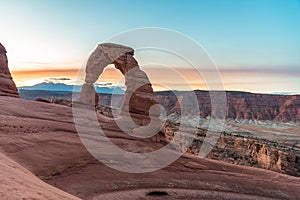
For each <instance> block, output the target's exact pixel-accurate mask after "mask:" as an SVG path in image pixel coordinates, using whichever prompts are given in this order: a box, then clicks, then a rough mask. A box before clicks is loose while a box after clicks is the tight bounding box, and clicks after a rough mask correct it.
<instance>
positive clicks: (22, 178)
mask: <svg viewBox="0 0 300 200" xmlns="http://www.w3.org/2000/svg"><path fill="white" fill-rule="evenodd" d="M0 169H1V170H0V180H1V181H0V199H53V200H57V199H70V200H71V199H74V200H75V199H78V198H77V197H75V196H73V195H71V194H68V193H66V192H64V191H61V190H59V189H57V188H55V187H53V186H51V185H49V184H47V183H45V182H43V181H41V180H40V179H39V178H38V177H36V176H35V175H34V174H32V173H31V172H29V171H28V170H27V169H25V168H24V167H22V166H21V165H20V164H18V163H16V162H15V161H13V160H11V159H9V158H8V157H6V156H5V155H4V154H2V153H0Z"/></svg>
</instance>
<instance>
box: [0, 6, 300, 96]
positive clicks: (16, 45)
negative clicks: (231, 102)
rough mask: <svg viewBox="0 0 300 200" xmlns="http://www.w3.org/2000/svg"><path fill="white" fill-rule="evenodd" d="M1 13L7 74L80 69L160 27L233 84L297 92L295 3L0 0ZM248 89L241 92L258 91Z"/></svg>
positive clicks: (299, 21)
mask: <svg viewBox="0 0 300 200" xmlns="http://www.w3.org/2000/svg"><path fill="white" fill-rule="evenodd" d="M0 6H1V12H0V18H1V21H2V22H1V32H0V39H1V40H0V42H2V43H3V44H4V45H5V46H6V48H7V50H8V52H9V54H8V55H9V58H10V65H11V68H12V70H13V71H18V70H26V69H41V68H43V69H47V68H62V67H64V68H72V67H80V66H81V65H82V63H83V61H84V60H85V59H86V58H87V57H88V56H89V53H90V52H91V51H92V50H93V49H94V48H95V46H96V44H97V43H101V42H102V41H104V40H106V39H108V38H110V37H111V36H112V35H115V34H118V33H120V32H123V31H126V30H129V29H133V28H142V27H162V28H169V29H173V30H176V31H179V32H182V33H184V34H186V35H187V36H189V37H191V38H193V39H194V40H196V41H197V42H198V43H199V44H201V45H202V46H203V47H204V48H205V49H206V50H207V52H208V53H209V55H210V56H211V57H212V59H213V60H214V62H215V63H216V64H217V66H218V67H219V68H220V70H221V71H223V72H224V73H227V76H229V75H228V73H231V74H232V76H233V78H232V79H234V73H243V74H244V75H245V74H246V75H247V76H255V77H254V78H256V79H257V78H259V77H257V75H262V74H267V75H268V80H269V78H270V77H269V76H272V74H273V77H274V83H273V84H274V89H273V88H272V85H270V84H271V82H272V78H270V80H271V81H270V83H269V86H268V87H266V88H263V89H262V90H264V91H271V90H272V89H273V90H274V91H275V90H276V91H277V90H285V91H296V92H300V81H299V80H298V79H297V77H299V75H300V56H299V54H300V3H299V1H298V0H207V1H201V0H194V1H176V0H173V1H171V0H164V1H161V0H149V1H146V0H131V1H129V0H123V1H121V0H115V1H112V0H110V1H109V0H107V1H104V0H102V1H100V0H99V1H83V0H81V1H80V0H77V1H76V0H75V1H71V0H23V1H16V0H10V1H4V0H3V1H0ZM246 75H245V77H246ZM263 78H264V77H263V76H262V77H261V78H260V80H261V81H263ZM225 79H226V78H225ZM249 80H250V79H249ZM278 80H280V81H282V84H280V83H276V81H277V82H278ZM225 82H226V80H225ZM237 84H238V83H237ZM281 86H282V87H281ZM254 87H255V86H254V85H253V86H250V85H249V87H245V88H244V89H245V90H251V91H259V88H257V86H256V88H254ZM228 89H233V90H234V89H238V88H237V86H236V87H235V86H230V87H229V88H228Z"/></svg>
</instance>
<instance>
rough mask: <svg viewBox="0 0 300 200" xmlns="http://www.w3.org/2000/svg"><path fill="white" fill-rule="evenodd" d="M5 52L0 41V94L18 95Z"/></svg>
mask: <svg viewBox="0 0 300 200" xmlns="http://www.w3.org/2000/svg"><path fill="white" fill-rule="evenodd" d="M6 53H7V52H6V49H5V48H4V46H3V45H2V44H1V43H0V96H11V97H19V94H18V90H17V87H16V85H15V83H14V81H13V80H12V77H11V74H10V71H9V68H8V60H7V56H6Z"/></svg>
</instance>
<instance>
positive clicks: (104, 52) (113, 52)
mask: <svg viewBox="0 0 300 200" xmlns="http://www.w3.org/2000/svg"><path fill="white" fill-rule="evenodd" d="M133 55H134V50H133V49H132V48H130V47H126V46H123V45H118V44H112V43H104V44H100V45H98V47H97V48H96V50H95V51H94V52H93V53H92V55H91V56H90V58H89V59H88V62H87V66H86V77H85V84H84V85H83V89H82V92H81V97H80V101H81V102H82V103H85V104H89V105H95V106H97V105H98V101H97V98H96V100H95V98H94V95H96V97H97V93H96V92H95V89H94V83H95V82H96V81H97V79H98V78H99V76H100V75H101V74H102V72H103V70H104V68H105V67H106V66H107V65H109V64H114V65H115V67H116V68H117V69H119V70H120V71H121V73H122V74H123V75H124V76H125V85H126V87H127V89H126V92H125V95H124V99H123V103H122V106H121V111H122V112H121V115H122V113H128V112H129V113H130V114H132V115H131V117H132V119H133V120H134V121H135V123H137V124H138V125H146V124H148V123H149V121H150V117H149V114H150V115H151V116H154V117H158V116H159V114H160V113H159V107H158V106H154V107H152V106H153V105H158V104H157V99H156V96H155V95H154V92H153V89H152V85H151V83H150V81H149V79H148V76H147V74H146V73H145V72H144V71H142V70H141V69H140V67H139V65H138V62H137V61H136V60H135V58H134V57H133ZM150 110H151V113H150ZM134 115H138V116H137V117H134ZM140 119H143V120H140Z"/></svg>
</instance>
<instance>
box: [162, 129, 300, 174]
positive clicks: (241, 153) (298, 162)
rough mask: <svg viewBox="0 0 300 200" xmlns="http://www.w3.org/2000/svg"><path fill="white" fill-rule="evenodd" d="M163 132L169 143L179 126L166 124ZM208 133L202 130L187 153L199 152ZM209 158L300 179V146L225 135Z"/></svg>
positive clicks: (180, 142) (231, 134)
mask: <svg viewBox="0 0 300 200" xmlns="http://www.w3.org/2000/svg"><path fill="white" fill-rule="evenodd" d="M162 131H163V133H164V134H165V136H166V138H167V140H170V139H171V138H172V137H173V136H174V135H176V134H177V131H178V124H173V123H165V125H164V128H163V130H162ZM206 132H207V131H206V130H204V129H199V130H198V132H197V133H196V136H195V139H194V141H193V142H192V144H191V145H190V147H189V148H188V150H187V151H188V152H189V153H192V154H198V153H199V150H200V148H201V145H202V144H203V140H204V138H205V137H206ZM193 137H194V136H193ZM176 144H178V145H179V146H180V147H182V146H184V145H186V142H185V140H184V139H183V140H182V141H176ZM207 158H210V159H214V160H222V161H225V162H228V163H232V164H237V165H245V166H252V167H258V168H263V169H268V170H272V171H275V172H280V173H283V174H288V175H292V176H300V149H299V148H298V147H291V146H289V147H288V146H284V145H281V144H279V143H277V142H273V141H268V140H265V139H260V138H256V137H253V136H242V135H240V134H234V133H225V132H223V133H222V134H221V135H220V138H219V140H218V142H217V144H216V145H215V146H214V148H213V149H212V151H211V152H210V153H209V154H208V155H207Z"/></svg>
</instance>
